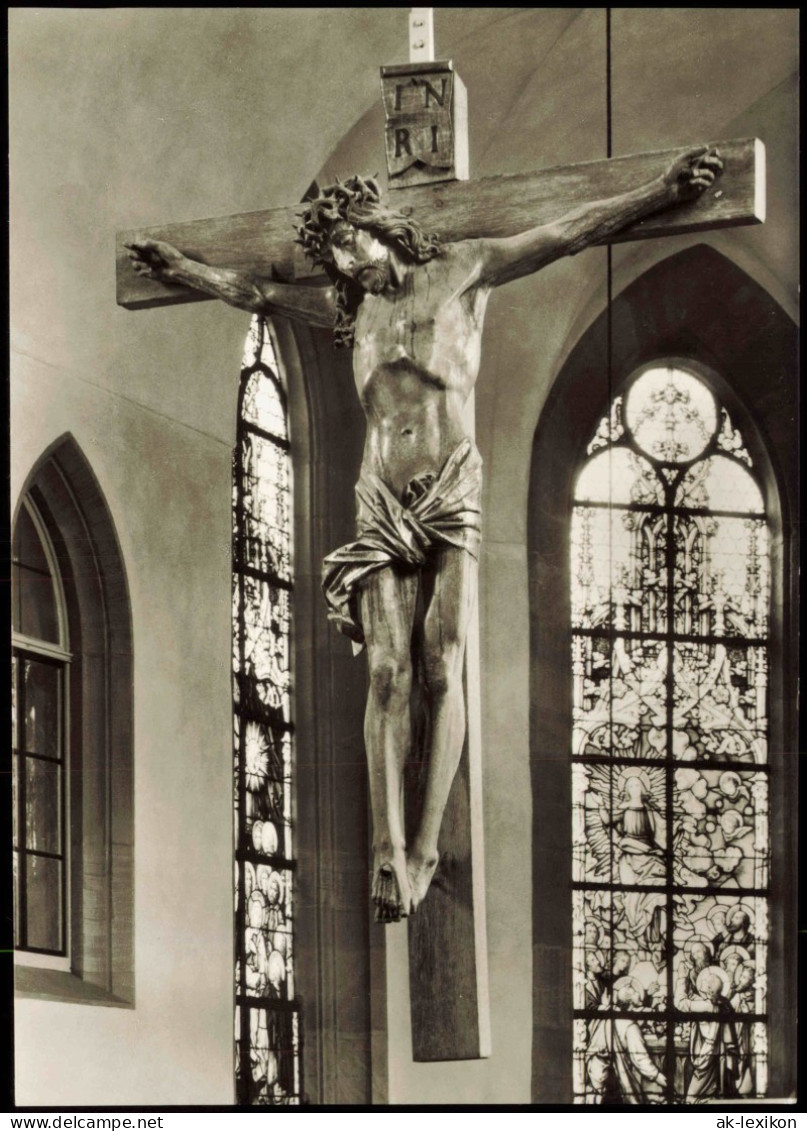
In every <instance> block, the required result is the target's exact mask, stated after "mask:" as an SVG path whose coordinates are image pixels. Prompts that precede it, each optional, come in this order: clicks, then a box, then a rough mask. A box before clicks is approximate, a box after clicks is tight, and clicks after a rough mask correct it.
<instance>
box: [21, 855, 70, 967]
mask: <svg viewBox="0 0 807 1131" xmlns="http://www.w3.org/2000/svg"><path fill="white" fill-rule="evenodd" d="M25 871H26V876H25V905H26V912H27V914H26V945H27V946H28V947H29V948H31V949H33V950H51V951H61V950H63V948H64V942H63V939H62V882H63V877H62V862H61V860H57V859H54V858H53V857H50V856H33V855H30V854H29V855H28V856H26V858H25Z"/></svg>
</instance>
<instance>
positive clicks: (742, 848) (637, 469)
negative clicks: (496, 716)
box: [571, 362, 771, 1104]
mask: <svg viewBox="0 0 807 1131" xmlns="http://www.w3.org/2000/svg"><path fill="white" fill-rule="evenodd" d="M571 587H572V589H571V610H572V634H571V663H572V677H573V738H572V743H573V745H572V751H571V754H572V796H573V854H572V860H573V863H572V868H573V874H572V881H573V883H572V887H573V893H572V903H573V948H574V951H573V963H574V967H575V977H574V979H573V985H574V989H573V994H574V1000H573V1009H574V1041H573V1047H574V1094H575V1102H577V1103H587V1104H612V1103H613V1104H636V1103H649V1104H654V1103H659V1104H661V1103H663V1104H672V1103H677V1104H696V1103H703V1102H709V1101H715V1100H719V1099H724V1098H725V1099H729V1098H737V1099H750V1098H754V1097H760V1096H764V1095H765V1094H766V1086H767V1048H768V1043H767V1015H766V974H767V971H766V958H767V950H768V927H767V922H768V901H767V894H768V890H769V884H770V875H769V861H770V853H769V833H768V820H769V813H768V786H769V774H770V772H771V767H770V765H769V763H768V745H767V743H768V714H767V711H768V652H767V637H768V618H769V601H770V555H769V527H768V523H767V521H766V515H765V505H764V501H763V495H762V492H761V490H760V487H759V483H758V480H757V477H756V474H755V469H754V466H753V463H752V460H751V457H750V456H749V454H748V451H747V450H746V447H745V445H744V442H743V438H742V436H741V435H740V433H739V431H738V430H737V428H736V427H735V426H734V424H733V422H732V420H731V419H730V417H729V414H728V412H727V410H726V408H725V407H724V406H723V405H722V404H721V402H720V400H719V399H718V397H717V396H716V395H715V393H714V392H713V391H712V389H711V388H710V386H709V385H708V384H707V383H706V381H705V380H704V379H703V378H702V377H701V375H700V374H699V373H697V372H696V371H695V370H694V369H691V370H690V369H688V368H687V367H686V366H685V365H678V364H667V363H664V362H660V363H656V364H653V365H650V366H646V367H644V368H643V369H642V370H641V371H640V372H639V373H638V374H637V375H636V376H635V377H634V378H633V379H632V380H631V381H630V382H629V383H628V385H627V387H626V391H625V393H624V395H623V396H619V397H617V398H616V399H615V400H614V401H613V403H612V405H611V408H610V412H609V414H608V416H607V417H605V418H604V419H603V420H602V421H601V422H600V425H599V428H598V429H597V431H596V434H595V436H594V437H593V439H592V441H591V443H590V444H589V446H588V449H587V458H586V459H585V462H584V463H583V465H582V467H581V468H580V471H579V474H578V476H577V479H576V486H575V493H574V504H573V515H572V528H571Z"/></svg>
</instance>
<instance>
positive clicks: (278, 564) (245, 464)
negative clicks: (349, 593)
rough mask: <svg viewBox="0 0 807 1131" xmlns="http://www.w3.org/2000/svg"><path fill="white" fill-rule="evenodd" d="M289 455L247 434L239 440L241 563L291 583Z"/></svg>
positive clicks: (269, 443) (274, 444) (266, 441)
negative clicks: (241, 469) (241, 471)
mask: <svg viewBox="0 0 807 1131" xmlns="http://www.w3.org/2000/svg"><path fill="white" fill-rule="evenodd" d="M288 465H289V456H288V452H287V451H286V450H285V449H284V448H281V447H279V446H278V445H277V444H276V443H274V441H272V440H267V439H265V438H264V437H262V436H258V435H254V434H250V433H247V434H245V435H244V436H243V437H242V440H241V467H242V468H243V474H242V479H241V486H242V490H241V531H242V534H241V545H240V552H241V561H242V564H243V565H245V566H249V567H251V568H252V569H257V570H260V571H261V572H262V573H268V574H271V575H272V576H273V577H280V578H282V579H283V580H284V581H290V580H291V561H290V544H289V538H288V531H289V524H290V521H291V516H290V514H289V502H290V495H289V482H288V479H289V466H288Z"/></svg>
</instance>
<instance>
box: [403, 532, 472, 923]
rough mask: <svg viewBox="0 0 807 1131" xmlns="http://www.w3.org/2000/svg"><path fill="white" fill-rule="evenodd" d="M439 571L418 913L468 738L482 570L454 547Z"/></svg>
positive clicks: (411, 862)
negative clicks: (468, 657) (467, 682)
mask: <svg viewBox="0 0 807 1131" xmlns="http://www.w3.org/2000/svg"><path fill="white" fill-rule="evenodd" d="M434 567H435V580H434V592H433V595H432V598H431V601H430V602H429V607H428V609H427V611H426V616H425V619H424V623H423V674H424V679H425V683H426V689H427V691H428V694H429V700H430V708H431V711H430V714H431V729H430V735H429V744H428V750H427V751H426V757H427V759H428V770H427V777H426V790H425V794H424V798H423V810H422V812H421V815H420V825H419V828H418V831H417V834H416V836H415V839H414V841H413V843H412V846H411V850H410V852H409V854H408V865H407V866H408V871H409V882H410V885H411V890H412V907H413V909H415V908H417V906H418V904H420V903H421V901H422V900H423V897H424V896H425V895H426V892H427V891H428V889H429V884H430V883H431V880H432V876H433V875H434V870H435V868H436V867H437V860H438V854H437V837H438V834H439V832H440V825H441V824H442V820H443V812H444V810H445V807H446V802H447V801H448V794H449V791H450V790H451V783H452V782H453V780H454V775H455V773H456V771H457V766H458V765H459V760H460V755H461V754H462V744H463V742H464V740H465V694H464V690H463V685H462V670H463V660H464V657H465V639H466V636H467V634H468V624H469V622H470V618H471V613H472V611H473V608H474V602H475V600H476V582H477V572H478V566H477V563H476V561H475V560H474V558H472V557H471V555H470V554H469V553H467V552H466V551H465V550H458V549H455V548H453V547H449V548H446V549H441V550H439V551H438V552H437V553H436V555H435V562H434Z"/></svg>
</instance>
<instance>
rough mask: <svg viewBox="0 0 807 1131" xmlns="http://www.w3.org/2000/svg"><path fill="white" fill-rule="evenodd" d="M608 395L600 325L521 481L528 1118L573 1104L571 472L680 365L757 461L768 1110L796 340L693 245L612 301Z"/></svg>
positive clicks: (788, 1070) (789, 823) (794, 535)
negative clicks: (764, 650)
mask: <svg viewBox="0 0 807 1131" xmlns="http://www.w3.org/2000/svg"><path fill="white" fill-rule="evenodd" d="M610 317H611V320H612V326H613V337H612V339H611V340H612V343H613V345H612V367H611V374H612V383H611V385H610V386H609V382H608V375H607V370H606V367H605V365H604V363H603V359H604V358H605V357H606V356H607V350H608V341H609V334H608V315H607V313H606V312H605V311H603V312H602V313H601V314H600V315H599V316H598V317H597V318H596V319H595V320H594V321H593V322H592V323H591V324H590V326H589V327H588V329H587V330H586V331H585V332H584V333H583V334H582V336H581V337H580V338H579V339H578V341H577V343H576V344H575V345H574V346H573V347H572V348H571V350H570V352H569V353H568V354H567V355H566V358H565V360H564V362H563V366H562V368H561V370H560V371H559V373H558V375H557V377H556V379H555V381H554V384H553V386H552V388H551V389H550V391H549V394H548V396H547V400H546V402H545V404H544V407H543V409H542V412H541V416H540V418H539V421H538V425H537V428H536V432H535V437H534V444H533V457H532V465H531V473H530V502H529V522H528V539H529V562H530V566H529V584H530V637H531V655H532V661H531V676H530V688H531V691H530V695H531V724H530V751H531V776H532V785H533V881H534V890H535V901H534V909H533V971H534V974H533V1019H534V1020H533V1085H532V1095H533V1100H534V1102H535V1103H547V1102H553V1103H563V1104H568V1103H571V1102H572V1098H573V1086H572V1071H571V1065H572V1018H571V1011H570V1010H569V1009H568V1003H569V1000H570V997H571V986H572V981H573V971H572V960H571V956H572V931H571V917H570V916H569V914H568V905H569V891H570V881H571V871H572V866H571V839H570V837H569V823H570V814H571V803H572V802H571V787H570V786H571V783H570V780H569V773H568V758H569V755H568V750H569V743H570V735H571V728H572V717H571V700H572V694H571V672H570V664H569V661H568V654H569V628H568V626H569V624H570V603H569V535H570V516H571V506H572V489H573V482H572V471H573V469H575V468H576V467H577V466H578V463H579V461H580V460H581V459H582V458H583V455H584V451H585V447H586V445H587V444H588V443H589V441H590V438H591V436H592V435H593V433H594V432H595V431H596V428H597V425H598V422H599V420H600V419H601V418H602V416H603V415H604V414H605V413H606V412H607V410H608V405H609V404H610V400H611V397H612V396H613V395H614V394H615V393H619V392H620V391H621V390H622V388H623V386H624V382H625V380H626V379H627V377H628V376H629V375H630V374H631V373H633V372H634V370H636V369H637V367H638V366H640V365H642V364H644V363H645V362H647V361H650V360H652V359H654V358H658V357H660V356H665V357H666V356H669V357H679V358H680V357H685V358H687V359H689V360H690V361H692V362H693V363H697V365H698V366H699V367H701V368H702V370H703V371H705V372H709V373H711V374H712V375H713V378H714V381H715V382H716V383H715V385H714V388H713V391H714V392H715V393H716V394H717V395H718V396H719V398H720V399H721V400H722V401H723V403H724V404H725V405H726V406H727V408H728V410H729V413H730V415H731V417H732V420H733V421H734V423H735V424H736V425H737V426H738V427H739V429H740V431H741V433H742V435H743V437H744V439H745V441H746V444H747V447H748V450H749V453H750V455H751V456H752V458H753V460H754V466H755V468H756V470H757V472H758V474H759V479H760V483H761V485H762V488H763V495H764V500H765V509H766V512H767V513H768V516H769V522H770V528H771V584H772V603H771V624H770V655H771V669H770V685H769V700H770V728H771V732H770V733H771V750H772V754H771V761H772V763H774V764H776V765H781V767H782V772H781V773H777V774H776V775H775V776H774V779H773V780H772V792H771V812H772V814H773V820H772V822H771V830H770V832H771V859H772V871H773V873H774V874H775V875H776V877H777V881H776V884H775V887H774V889H773V890H772V893H771V917H770V946H769V974H770V977H769V1013H770V1015H771V1018H772V1019H773V1020H772V1023H771V1028H770V1059H769V1069H770V1086H769V1094H770V1096H771V1097H782V1098H787V1097H789V1096H793V1095H794V1094H795V1081H796V1055H795V1049H796V1031H797V1025H796V1014H797V1006H796V998H795V994H794V992H793V988H794V985H795V970H796V939H797V934H796V926H797V921H796V902H795V899H796V896H795V893H796V878H795V861H796V858H797V841H796V827H797V825H796V798H797V791H796V781H797V773H798V758H797V754H796V751H797V750H798V716H797V692H798V689H797V683H796V672H797V667H798V632H797V624H798V618H797V616H796V610H797V608H798V597H799V590H798V578H799V572H798V550H799V541H798V526H797V520H796V516H797V515H798V484H799V475H798V450H799V434H798V381H797V379H796V374H797V372H798V336H797V328H796V327H795V325H794V323H793V322H792V320H791V318H790V317H789V316H788V315H787V314H786V313H785V311H784V310H783V309H782V308H781V307H780V306H779V305H778V304H777V303H776V301H775V300H774V299H773V298H772V297H771V296H770V294H768V293H767V292H766V291H765V290H764V289H763V288H762V287H761V286H759V285H758V284H757V283H756V282H754V280H753V279H751V278H750V277H749V275H747V274H746V273H745V272H744V271H742V270H741V269H740V268H739V267H738V266H737V265H736V264H735V263H734V262H733V261H732V260H731V259H730V258H729V256H727V255H725V254H722V253H721V252H719V251H717V250H716V249H715V248H713V247H710V246H709V245H706V244H694V245H692V246H690V247H687V248H685V249H684V250H682V251H678V252H675V253H673V254H672V255H670V256H668V257H667V258H666V259H664V260H662V261H660V262H659V263H656V264H654V265H653V266H651V267H650V268H648V270H646V271H645V272H644V273H643V274H641V275H639V276H638V277H637V278H636V279H635V280H634V281H633V282H632V283H630V284H629V285H628V286H627V287H626V288H625V289H624V290H623V291H621V292H620V293H619V294H618V295H617V296H616V297H615V299H614V300H613V303H612V306H611V312H610Z"/></svg>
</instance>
